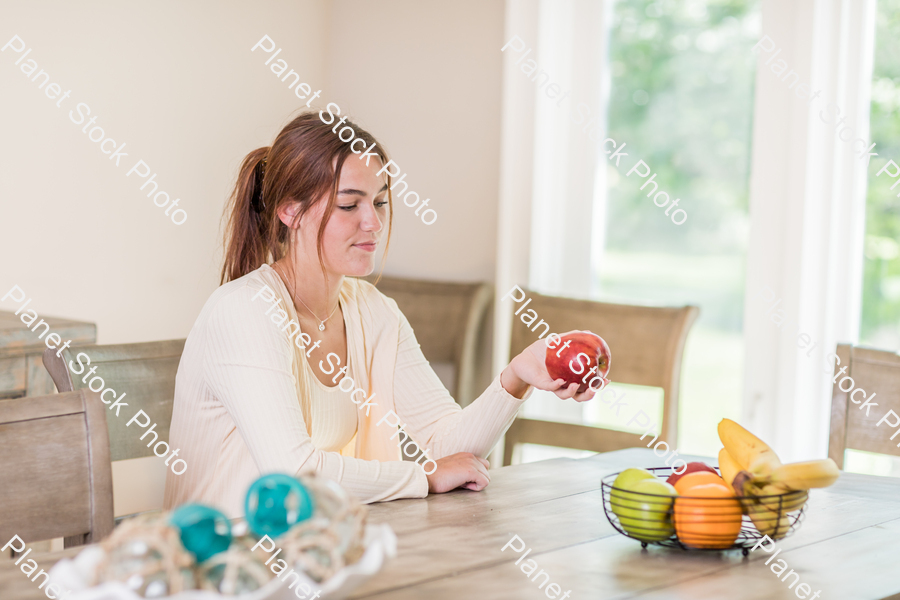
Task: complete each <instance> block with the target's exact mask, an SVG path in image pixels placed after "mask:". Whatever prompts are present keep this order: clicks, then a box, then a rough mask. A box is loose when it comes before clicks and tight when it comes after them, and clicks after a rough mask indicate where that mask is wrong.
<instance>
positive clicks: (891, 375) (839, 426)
mask: <svg viewBox="0 0 900 600" xmlns="http://www.w3.org/2000/svg"><path fill="white" fill-rule="evenodd" d="M835 354H837V355H838V358H839V359H840V361H841V362H840V363H838V364H836V365H835V374H837V372H838V371H839V370H840V368H841V367H844V366H846V367H847V371H846V372H845V373H844V374H843V375H841V376H840V377H839V378H838V380H837V381H836V382H835V383H834V386H833V388H832V393H831V431H830V434H829V436H828V456H829V457H830V458H831V459H832V460H834V462H836V463H837V466H838V467H839V468H841V469H843V468H844V451H845V450H847V449H848V448H849V449H853V450H863V451H866V452H877V453H879V454H891V455H893V456H900V448H898V447H897V444H898V443H900V437H898V438H894V439H893V440H891V439H890V438H891V436H892V435H894V433H896V431H897V429H896V428H893V429H892V428H890V427H885V425H886V424H887V423H885V424H882V426H881V427H877V426H876V425H877V424H878V421H880V420H881V418H882V417H883V416H884V415H886V414H887V412H888V411H889V410H893V411H894V414H897V415H900V355H898V354H897V353H895V352H887V351H885V350H875V349H872V348H863V347H861V346H851V345H849V344H838V346H837V351H836V352H835ZM844 377H852V378H853V387H852V388H848V383H844V387H845V388H848V391H846V392H845V391H843V390H841V388H840V385H841V383H842V382H843V381H844V379H843V378H844ZM860 388H861V389H862V390H864V392H865V394H863V393H862V392H856V393H854V390H857V389H860ZM872 394H877V395H876V397H875V398H874V399H873V400H872V401H873V403H875V404H878V406H875V407H871V406H870V407H867V408H866V409H863V410H860V406H862V404H863V403H864V402H865V400H864V398H868V397H871V396H872ZM852 396H855V398H852V399H853V400H857V401H859V402H857V403H854V402H852V401H851V397H852ZM867 412H868V413H869V415H868V416H867V415H866V413H867Z"/></svg>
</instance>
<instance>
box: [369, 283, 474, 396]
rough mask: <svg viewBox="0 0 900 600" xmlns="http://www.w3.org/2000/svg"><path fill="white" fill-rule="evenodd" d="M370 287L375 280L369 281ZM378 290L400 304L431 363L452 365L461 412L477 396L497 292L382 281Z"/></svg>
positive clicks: (461, 285) (464, 286) (469, 285)
mask: <svg viewBox="0 0 900 600" xmlns="http://www.w3.org/2000/svg"><path fill="white" fill-rule="evenodd" d="M367 279H368V280H369V281H370V282H371V283H374V282H375V277H368V278H367ZM376 287H377V288H378V290H379V291H380V292H381V293H383V294H384V295H385V296H387V297H389V298H393V299H394V300H395V301H396V302H397V306H398V307H399V308H400V310H401V311H402V312H403V314H404V315H406V318H407V320H408V321H409V324H410V325H411V326H412V328H413V331H415V333H416V339H417V340H418V342H419V345H420V346H421V347H422V354H424V355H425V358H427V359H428V361H429V362H447V363H453V365H454V367H455V386H454V388H455V389H452V390H450V391H451V392H452V393H453V396H454V398H455V399H456V401H457V402H458V403H459V404H460V405H461V406H466V405H467V404H469V403H470V402H471V401H472V400H474V399H475V397H476V396H477V390H476V389H474V388H475V377H476V366H477V363H476V361H477V356H476V351H477V346H478V338H479V334H480V332H481V328H482V327H483V324H484V319H485V316H486V315H487V312H488V307H489V306H490V304H491V297H492V291H491V286H490V285H489V284H487V283H444V282H435V281H422V280H417V279H401V278H397V277H382V278H381V281H379V282H378V285H377V286H376Z"/></svg>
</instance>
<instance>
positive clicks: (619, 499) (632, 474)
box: [609, 468, 656, 515]
mask: <svg viewBox="0 0 900 600" xmlns="http://www.w3.org/2000/svg"><path fill="white" fill-rule="evenodd" d="M644 479H656V475H654V474H653V473H651V472H650V471H647V470H646V469H633V468H632V469H625V470H624V471H622V472H621V473H619V475H618V477H616V480H615V481H614V482H613V489H612V490H610V493H609V504H610V506H612V510H613V512H614V513H615V514H616V515H618V514H619V512H618V509H619V508H621V507H622V506H623V502H624V501H625V500H626V499H627V498H628V497H632V496H633V494H628V493H625V492H620V491H619V490H631V489H632V488H633V487H634V484H636V483H637V482H638V481H643V480H644Z"/></svg>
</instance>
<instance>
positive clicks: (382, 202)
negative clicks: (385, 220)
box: [375, 200, 387, 208]
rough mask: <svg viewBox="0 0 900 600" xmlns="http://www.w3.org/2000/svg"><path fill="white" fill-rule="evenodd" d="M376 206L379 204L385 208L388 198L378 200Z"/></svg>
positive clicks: (379, 206)
mask: <svg viewBox="0 0 900 600" xmlns="http://www.w3.org/2000/svg"><path fill="white" fill-rule="evenodd" d="M375 206H377V207H378V208H383V207H385V206H387V200H381V201H379V202H376V203H375Z"/></svg>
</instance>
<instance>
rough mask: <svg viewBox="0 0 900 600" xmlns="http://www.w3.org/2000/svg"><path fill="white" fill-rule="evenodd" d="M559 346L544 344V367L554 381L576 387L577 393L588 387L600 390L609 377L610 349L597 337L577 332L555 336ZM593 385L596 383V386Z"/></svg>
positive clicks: (584, 332) (585, 332)
mask: <svg viewBox="0 0 900 600" xmlns="http://www.w3.org/2000/svg"><path fill="white" fill-rule="evenodd" d="M558 337H559V338H560V339H559V341H558V342H556V343H555V344H554V343H550V342H549V341H548V344H547V356H546V358H545V359H544V364H545V365H546V366H547V372H548V373H550V377H552V378H553V379H563V380H565V382H566V385H569V384H572V383H579V384H581V385H579V386H578V393H579V394H580V393H582V392H584V391H586V390H587V389H588V387H590V388H591V389H593V390H595V391H596V390H599V389H600V388H601V387H603V385H604V383H605V379H606V375H607V374H608V373H609V361H610V356H609V346H607V345H606V342H604V341H603V338H602V337H600V336H599V335H596V334H593V333H590V332H587V331H578V332H576V333H569V334H566V335H563V336H558ZM554 341H556V340H554ZM595 381H596V383H595Z"/></svg>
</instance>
